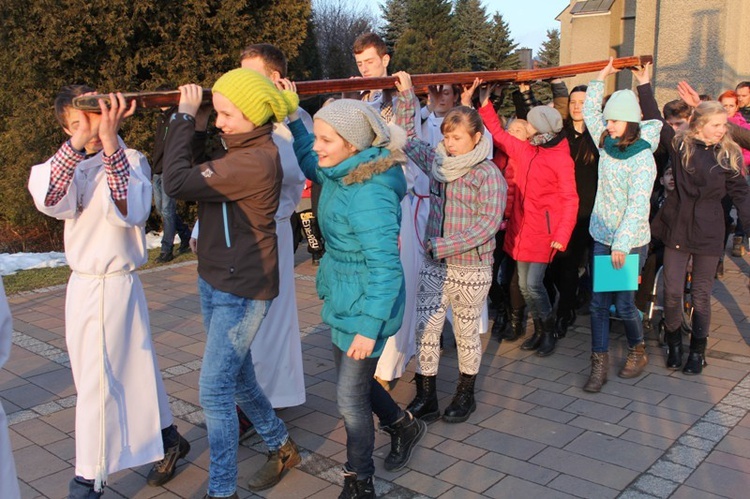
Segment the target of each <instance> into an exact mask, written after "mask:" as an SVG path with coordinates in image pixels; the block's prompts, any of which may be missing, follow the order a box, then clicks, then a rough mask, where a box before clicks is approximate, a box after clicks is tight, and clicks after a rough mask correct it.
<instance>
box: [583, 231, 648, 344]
mask: <svg viewBox="0 0 750 499" xmlns="http://www.w3.org/2000/svg"><path fill="white" fill-rule="evenodd" d="M647 249H648V248H647V246H640V247H638V248H633V249H631V250H630V254H631V255H634V254H635V255H638V268H639V269H641V268H643V264H644V262H645V260H646V250H647ZM609 254H611V248H610V247H609V246H607V245H605V244H602V243H600V242H598V241H594V255H609ZM613 303H614V305H615V308H616V309H617V316H618V317H620V319H622V323H623V325H624V326H625V337H626V338H627V340H628V346H629V347H634V346H635V345H637V344H639V343H643V322H641V315H640V314H639V313H638V308H637V307H636V306H635V291H614V292H605V293H593V294H592V295H591V351H592V352H597V353H604V352H608V351H609V319H610V317H609V308H610V306H611V305H612V304H613Z"/></svg>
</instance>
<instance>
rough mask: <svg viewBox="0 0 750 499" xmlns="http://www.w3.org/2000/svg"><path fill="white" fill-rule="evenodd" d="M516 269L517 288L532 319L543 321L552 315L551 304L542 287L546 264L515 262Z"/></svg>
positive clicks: (545, 289)
mask: <svg viewBox="0 0 750 499" xmlns="http://www.w3.org/2000/svg"><path fill="white" fill-rule="evenodd" d="M516 268H517V269H518V287H519V288H521V294H522V295H523V299H524V300H526V306H527V307H529V313H530V314H531V317H532V318H534V319H540V320H545V319H548V318H549V317H550V315H552V304H551V303H550V301H549V294H548V293H547V288H545V287H544V274H545V273H546V271H547V264H546V263H537V262H516Z"/></svg>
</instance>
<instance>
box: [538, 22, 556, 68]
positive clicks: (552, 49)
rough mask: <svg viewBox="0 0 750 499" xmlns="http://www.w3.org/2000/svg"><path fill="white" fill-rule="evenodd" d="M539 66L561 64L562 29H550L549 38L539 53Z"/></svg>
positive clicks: (546, 66) (545, 66) (543, 43)
mask: <svg viewBox="0 0 750 499" xmlns="http://www.w3.org/2000/svg"><path fill="white" fill-rule="evenodd" d="M537 60H538V61H539V66H540V67H542V68H549V67H554V66H559V65H560V30H557V29H548V30H547V39H546V40H545V41H544V42H542V48H541V50H539V54H538V55H537Z"/></svg>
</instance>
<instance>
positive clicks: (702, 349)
mask: <svg viewBox="0 0 750 499" xmlns="http://www.w3.org/2000/svg"><path fill="white" fill-rule="evenodd" d="M707 343H708V338H696V337H695V336H690V352H689V353H688V357H687V361H686V362H685V367H683V368H682V372H683V373H685V374H700V373H702V372H703V368H704V367H706V366H707V365H708V364H707V363H706V344H707Z"/></svg>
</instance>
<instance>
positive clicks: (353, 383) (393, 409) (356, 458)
mask: <svg viewBox="0 0 750 499" xmlns="http://www.w3.org/2000/svg"><path fill="white" fill-rule="evenodd" d="M378 360H379V358H378V357H374V358H373V357H368V358H366V359H363V360H354V359H352V358H351V357H347V356H346V352H342V351H341V350H340V349H339V348H338V347H337V346H336V345H333V361H334V363H335V364H336V371H337V373H338V382H337V383H336V400H337V401H338V408H339V412H340V413H341V416H342V417H343V418H344V428H345V429H346V461H347V462H346V468H347V469H348V470H349V471H353V472H355V473H356V474H357V479H358V480H364V479H366V478H369V477H371V476H372V475H373V474H374V473H375V462H374V461H373V460H372V453H373V451H374V450H375V425H374V423H373V421H372V413H373V412H374V413H375V414H376V415H377V416H378V419H379V420H380V425H381V426H389V425H391V424H393V423H395V422H396V421H398V419H399V418H401V416H402V415H403V412H402V411H401V409H400V408H399V406H398V404H396V402H394V401H393V399H392V398H391V395H390V394H389V393H388V392H387V391H385V389H384V388H383V387H382V386H380V384H379V383H378V382H377V381H375V368H376V367H377V365H378Z"/></svg>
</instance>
